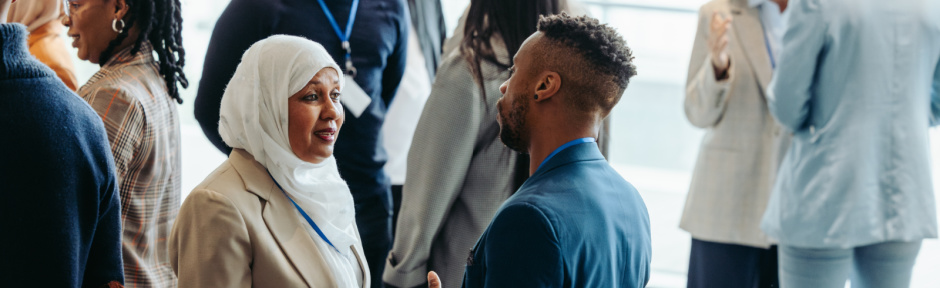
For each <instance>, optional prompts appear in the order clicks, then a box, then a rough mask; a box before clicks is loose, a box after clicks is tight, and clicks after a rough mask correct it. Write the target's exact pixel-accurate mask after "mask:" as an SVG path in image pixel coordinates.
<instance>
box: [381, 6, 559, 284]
mask: <svg viewBox="0 0 940 288" xmlns="http://www.w3.org/2000/svg"><path fill="white" fill-rule="evenodd" d="M561 1H562V0H525V1H498V0H473V1H471V4H470V12H469V13H470V14H469V16H470V17H467V20H468V22H467V24H466V31H467V32H468V33H465V34H464V35H478V37H466V38H464V40H463V42H462V43H461V47H460V48H459V49H458V50H455V51H452V52H451V53H450V54H448V55H447V56H446V57H445V60H444V62H443V64H442V65H441V67H440V68H438V71H437V76H436V77H435V82H434V85H433V86H432V88H431V96H430V97H429V98H428V101H427V103H426V104H425V107H424V111H423V113H422V115H421V118H420V120H418V127H417V129H416V130H415V134H414V139H413V141H412V144H411V148H410V149H409V153H408V169H407V172H406V177H405V179H406V180H405V185H404V188H403V191H402V204H401V210H400V214H399V216H398V220H397V221H398V222H397V229H396V233H395V234H396V235H395V241H394V244H393V246H392V251H391V253H389V255H388V260H387V261H386V266H385V272H384V274H383V280H384V281H385V282H386V283H387V284H388V285H390V286H395V287H415V286H424V285H425V284H424V283H425V282H426V281H427V278H426V277H427V273H428V271H429V270H435V271H437V272H438V273H439V274H440V276H441V279H442V282H443V283H444V285H447V286H445V287H458V286H459V285H460V280H461V279H462V278H463V271H464V264H465V263H466V259H467V254H468V252H469V251H470V249H471V248H473V244H474V243H475V242H476V240H477V239H478V238H479V237H480V235H481V234H483V230H485V229H486V226H487V224H489V222H490V220H491V219H492V218H493V215H495V213H496V210H497V209H498V208H499V206H500V205H501V204H502V203H503V201H505V200H506V199H507V198H509V196H510V195H512V192H513V191H515V190H516V189H517V188H518V187H519V186H521V184H522V182H523V181H524V180H525V177H527V176H528V173H526V172H527V169H528V160H525V161H520V157H522V156H520V154H518V153H517V152H515V151H512V150H511V149H509V148H507V147H506V146H504V145H503V144H502V143H501V142H500V141H499V137H498V135H499V125H498V124H497V123H496V115H497V111H496V100H497V99H499V97H500V96H501V93H500V92H499V85H500V84H501V83H502V82H503V81H505V80H506V79H508V78H509V71H508V68H509V67H510V66H511V65H512V64H513V62H512V59H511V57H510V56H511V55H513V54H515V53H516V51H517V50H519V47H520V46H521V45H522V42H523V41H524V40H525V39H526V38H527V37H528V36H529V35H531V34H532V33H534V32H535V31H536V24H537V23H538V17H539V15H549V14H557V13H559V12H560V11H561V5H560V4H559V2H561ZM484 18H486V19H488V21H483V19H484ZM489 23H500V25H493V24H489ZM520 164H521V165H520Z"/></svg>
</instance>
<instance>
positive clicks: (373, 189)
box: [195, 0, 410, 287]
mask: <svg viewBox="0 0 940 288" xmlns="http://www.w3.org/2000/svg"><path fill="white" fill-rule="evenodd" d="M321 4H322V5H323V6H326V8H327V10H328V11H329V13H326V11H324V9H323V7H322V6H321ZM355 4H358V8H357V9H355V10H354V9H353V7H354V6H356V5H355ZM407 7H408V6H407V4H406V3H405V1H404V0H362V1H354V0H321V1H316V0H272V1H262V0H232V2H231V3H229V5H228V7H226V8H225V11H224V12H222V16H220V17H219V20H218V22H216V24H215V28H214V30H213V31H212V38H211V39H210V41H209V50H208V51H207V52H206V59H205V65H204V68H203V72H202V79H201V80H200V81H199V91H198V93H197V96H196V102H195V114H196V120H198V121H199V124H200V125H201V126H202V131H203V133H205V134H206V137H208V138H209V141H211V142H212V143H213V144H215V146H216V147H217V148H219V150H221V151H222V152H223V153H225V154H226V155H228V154H229V153H230V152H231V150H232V149H231V148H230V147H228V146H226V145H225V143H224V142H223V141H222V138H221V136H219V131H218V130H219V107H220V105H221V101H222V93H223V90H224V89H225V85H226V84H228V82H229V80H230V79H231V77H232V75H233V74H234V73H235V68H236V67H237V66H238V63H239V61H240V60H241V56H242V54H243V53H244V52H245V50H247V49H248V47H249V46H251V44H253V43H255V42H257V41H259V40H261V39H264V38H267V37H268V36H271V35H275V34H286V35H293V36H301V37H305V38H307V39H310V40H313V41H314V42H317V43H320V44H321V45H323V47H325V48H326V50H327V51H328V52H329V53H330V55H331V56H333V60H334V61H336V63H338V64H339V65H340V66H341V67H342V68H343V69H344V70H345V71H343V72H344V73H347V74H348V73H350V71H349V69H347V62H346V58H345V56H346V52H345V51H344V49H343V41H342V40H341V39H340V36H339V35H338V33H337V31H336V30H339V31H340V32H341V33H343V34H350V36H349V39H348V40H349V46H350V47H349V48H350V49H351V50H352V53H350V57H351V58H350V60H351V63H350V64H351V65H352V66H353V67H354V68H355V70H356V73H355V77H353V79H354V82H355V84H356V85H358V86H360V87H362V91H364V92H365V95H364V96H363V97H368V99H370V100H371V102H370V103H369V104H368V105H367V106H366V107H364V110H363V111H362V114H361V115H357V114H358V113H353V112H351V111H355V110H357V109H355V108H354V107H353V106H355V105H350V103H348V102H345V101H344V103H343V106H344V108H345V114H346V115H348V117H346V124H344V125H343V136H342V137H339V138H338V139H337V140H336V151H335V153H334V155H335V156H336V162H337V164H338V166H339V172H340V175H342V177H343V179H345V180H346V182H347V183H349V190H350V191H351V192H352V195H353V199H354V201H355V204H356V222H357V225H358V227H359V233H360V235H361V236H362V245H363V248H364V249H363V250H364V252H365V254H366V258H367V260H368V262H369V269H370V270H371V271H370V272H371V274H372V279H382V270H383V268H384V264H385V256H386V255H387V254H388V250H389V249H391V242H392V235H391V233H392V232H391V219H392V218H391V214H392V204H391V203H392V202H391V191H390V189H391V184H390V180H389V178H388V176H387V175H386V174H385V172H384V171H383V170H382V167H383V166H385V161H386V159H387V156H386V154H385V149H384V148H383V147H382V138H381V137H382V136H381V135H380V132H379V131H380V130H381V128H382V123H383V122H384V119H385V113H386V111H387V108H388V105H389V104H390V103H391V101H392V98H393V97H394V95H395V91H396V89H398V84H399V82H400V81H401V78H402V75H403V74H404V71H405V70H404V69H405V53H406V51H407V47H406V45H407V42H408V41H407V40H408V29H409V28H408V27H409V26H408V25H410V20H409V14H408V11H407ZM352 11H356V13H355V14H353V15H354V17H351V13H350V12H352ZM327 15H332V17H333V18H334V20H335V21H334V22H335V23H336V27H334V26H333V25H332V24H331V23H330V21H329V19H328V18H327ZM350 18H353V20H354V21H351V22H352V25H351V26H347V25H348V24H349V23H350V21H348V20H349V19H350ZM348 27H351V28H352V30H351V31H349V29H348ZM350 32H351V33H350ZM346 82H347V83H349V82H353V81H346ZM347 86H351V85H347ZM350 88H351V87H346V88H344V89H343V98H344V100H350V99H354V98H355V97H352V94H353V92H352V90H353V89H350ZM387 136H388V137H395V135H387ZM381 285H382V281H373V285H372V286H373V287H381Z"/></svg>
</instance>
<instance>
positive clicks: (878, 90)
mask: <svg viewBox="0 0 940 288" xmlns="http://www.w3.org/2000/svg"><path fill="white" fill-rule="evenodd" d="M789 9H790V11H789V12H788V13H790V15H789V17H790V19H789V23H788V26H787V29H786V34H785V36H784V39H783V50H782V52H781V54H780V61H778V63H779V67H778V68H777V73H776V74H775V75H774V78H773V81H771V84H770V88H769V89H768V90H769V93H768V97H767V99H768V104H769V105H770V112H771V113H772V114H773V116H774V117H775V118H776V119H777V120H778V121H780V123H781V124H783V125H784V126H786V127H787V129H788V130H791V131H793V143H792V146H791V147H790V149H789V151H788V152H787V154H786V157H785V158H784V159H783V162H782V163H781V166H780V172H779V174H778V175H777V182H776V184H775V186H774V189H773V194H772V196H771V198H770V203H769V204H768V207H767V212H766V214H765V215H764V217H763V222H762V223H761V228H762V229H763V231H764V232H766V233H767V234H768V235H769V236H771V237H773V238H776V239H777V240H778V241H779V245H780V271H781V272H780V273H781V274H780V284H781V287H784V288H786V287H819V288H826V287H843V286H844V285H845V280H846V278H851V282H852V287H908V286H909V285H910V280H911V270H912V268H913V266H914V261H915V259H916V257H917V254H918V252H919V250H920V245H921V240H922V239H925V238H936V237H937V214H936V206H935V205H936V204H935V203H936V202H935V199H934V194H933V183H931V172H930V170H931V167H930V166H931V165H930V148H929V137H928V133H927V130H928V127H929V126H931V125H937V124H938V123H940V1H935V0H894V1H853V0H826V1H821V0H792V1H791V4H790V8H789Z"/></svg>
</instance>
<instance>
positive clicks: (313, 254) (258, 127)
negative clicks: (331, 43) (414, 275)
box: [170, 35, 370, 288]
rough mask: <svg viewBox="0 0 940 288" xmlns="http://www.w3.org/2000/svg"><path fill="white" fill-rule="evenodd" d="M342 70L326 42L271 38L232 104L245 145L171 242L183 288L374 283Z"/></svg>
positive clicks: (222, 128) (233, 122)
mask: <svg viewBox="0 0 940 288" xmlns="http://www.w3.org/2000/svg"><path fill="white" fill-rule="evenodd" d="M340 71H341V70H340V68H339V66H337V65H336V63H334V62H333V59H332V58H331V57H330V55H329V54H328V53H327V52H326V50H325V49H324V48H323V47H322V46H320V44H317V43H315V42H312V41H310V40H307V39H304V38H300V37H294V36H284V35H276V36H271V37H269V38H267V39H264V40H261V41H259V42H257V43H255V44H254V45H252V46H251V48H249V49H248V51H246V52H245V54H244V55H243V56H242V62H241V64H239V66H238V68H237V69H236V70H235V75H234V76H233V77H232V80H231V81H230V82H229V84H228V87H227V88H226V89H225V94H224V96H223V97H222V108H221V120H220V123H219V132H220V133H221V135H222V139H223V140H225V143H226V144H228V145H229V146H232V148H235V149H234V150H233V151H232V153H231V155H229V159H228V160H227V161H226V162H224V163H222V165H221V166H219V168H217V169H216V170H215V172H213V173H212V174H210V175H209V176H208V177H207V178H206V180H205V181H203V182H202V183H201V184H200V185H199V186H197V187H196V189H194V190H193V192H192V193H191V194H189V196H188V197H187V198H186V201H185V202H184V203H183V206H182V208H181V209H180V213H179V217H178V218H177V219H176V223H175V224H174V226H173V231H172V233H171V234H170V258H171V261H170V262H171V264H172V265H173V270H174V271H175V272H176V274H177V276H178V277H179V286H180V287H184V288H185V287H308V286H309V287H368V286H369V284H370V279H369V276H368V275H369V270H368V266H367V264H366V262H365V257H363V256H362V255H363V252H362V244H361V241H360V239H359V231H358V229H357V228H356V223H355V221H354V220H355V215H354V213H355V210H354V207H353V199H352V195H351V194H350V193H349V189H348V188H347V186H346V182H345V181H343V179H341V178H340V176H339V172H338V171H337V168H336V160H335V159H334V158H333V143H335V141H336V137H337V134H338V132H339V129H340V127H341V126H342V125H343V119H344V115H343V108H342V106H340V105H341V104H340V99H339V97H340V91H341V90H342V86H343V77H340V75H341V72H340Z"/></svg>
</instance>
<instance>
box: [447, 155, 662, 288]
mask: <svg viewBox="0 0 940 288" xmlns="http://www.w3.org/2000/svg"><path fill="white" fill-rule="evenodd" d="M651 247H652V246H651V242H650V222H649V214H648V213H647V210H646V204H645V203H644V202H643V199H642V198H640V194H639V193H638V192H637V191H636V189H635V188H633V186H632V185H630V183H628V182H627V181H626V180H624V179H623V178H622V177H620V174H618V173H617V171H614V169H613V168H611V167H610V165H609V164H608V163H607V161H606V160H605V159H604V157H603V156H602V155H601V153H600V150H598V148H597V144H595V143H581V144H576V145H572V146H570V147H567V148H566V149H563V150H561V151H560V152H558V153H557V154H556V155H554V156H553V157H551V158H550V159H549V160H548V161H547V162H546V163H545V164H544V165H543V166H542V167H540V168H539V169H537V171H536V172H535V173H534V174H533V175H532V177H530V178H529V179H528V180H527V181H526V182H525V184H523V185H522V187H521V188H519V191H518V192H516V193H515V194H514V195H513V196H512V197H510V198H509V199H507V200H506V202H505V203H504V204H503V205H502V207H500V209H499V211H497V213H496V216H495V217H494V218H493V221H492V222H490V225H489V227H487V229H486V231H485V232H484V233H483V235H482V236H481V237H480V239H479V240H478V241H477V244H476V246H475V247H474V248H473V250H472V251H471V252H470V255H471V256H470V258H469V259H468V260H467V261H468V263H467V267H466V272H465V275H464V283H463V284H464V285H463V286H464V287H644V286H646V283H647V281H648V280H649V271H650V259H651V255H652V248H651Z"/></svg>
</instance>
